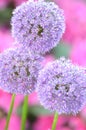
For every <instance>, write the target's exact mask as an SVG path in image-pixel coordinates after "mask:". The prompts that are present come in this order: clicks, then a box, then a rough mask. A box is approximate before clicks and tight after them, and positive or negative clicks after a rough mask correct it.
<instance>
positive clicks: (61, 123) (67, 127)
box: [34, 116, 86, 130]
mask: <svg viewBox="0 0 86 130" xmlns="http://www.w3.org/2000/svg"><path fill="white" fill-rule="evenodd" d="M52 122H53V117H52V116H41V117H39V119H38V121H37V122H36V124H35V125H34V130H51V127H52ZM56 130H86V126H85V124H84V123H83V121H82V120H81V119H80V118H79V117H73V116H59V118H58V122H57V127H56Z"/></svg>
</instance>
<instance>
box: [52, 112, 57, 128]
mask: <svg viewBox="0 0 86 130" xmlns="http://www.w3.org/2000/svg"><path fill="white" fill-rule="evenodd" d="M57 120H58V113H57V112H55V115H54V120H53V124H52V130H56V124H57Z"/></svg>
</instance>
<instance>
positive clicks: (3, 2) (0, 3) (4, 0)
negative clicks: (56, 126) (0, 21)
mask: <svg viewBox="0 0 86 130" xmlns="http://www.w3.org/2000/svg"><path fill="white" fill-rule="evenodd" d="M10 1H11V0H0V9H3V8H5V7H6V6H7V5H8V3H9V2H10Z"/></svg>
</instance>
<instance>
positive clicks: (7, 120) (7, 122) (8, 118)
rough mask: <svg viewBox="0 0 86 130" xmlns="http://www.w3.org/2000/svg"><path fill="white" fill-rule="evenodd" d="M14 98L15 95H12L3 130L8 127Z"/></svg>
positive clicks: (6, 129)
mask: <svg viewBox="0 0 86 130" xmlns="http://www.w3.org/2000/svg"><path fill="white" fill-rule="evenodd" d="M15 96H16V95H15V94H13V95H12V99H11V104H10V110H9V112H8V116H7V119H6V126H5V130H8V127H9V122H10V118H11V114H12V110H13V106H14V100H15Z"/></svg>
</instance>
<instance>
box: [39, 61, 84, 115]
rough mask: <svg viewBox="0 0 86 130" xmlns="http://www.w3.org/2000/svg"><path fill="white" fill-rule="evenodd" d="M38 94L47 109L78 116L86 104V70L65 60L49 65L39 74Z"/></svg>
mask: <svg viewBox="0 0 86 130" xmlns="http://www.w3.org/2000/svg"><path fill="white" fill-rule="evenodd" d="M37 92H38V97H39V100H40V102H41V104H42V105H43V106H44V107H45V108H47V109H49V110H51V111H57V112H58V113H59V114H61V113H66V114H70V113H72V114H76V113H78V112H79V111H80V110H81V108H82V107H83V105H84V104H85V103H86V74H85V70H84V69H83V68H82V67H79V66H77V65H74V64H72V63H71V61H70V60H66V59H65V58H60V59H59V60H56V61H54V62H52V63H49V64H48V65H47V66H46V67H45V68H44V69H43V70H41V71H40V73H39V76H38V82H37Z"/></svg>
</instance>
